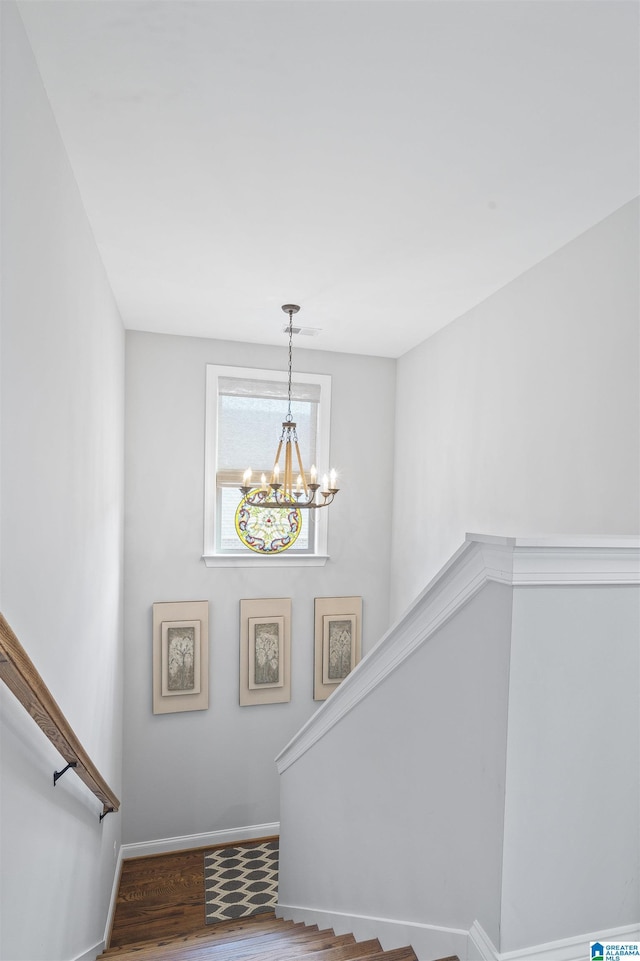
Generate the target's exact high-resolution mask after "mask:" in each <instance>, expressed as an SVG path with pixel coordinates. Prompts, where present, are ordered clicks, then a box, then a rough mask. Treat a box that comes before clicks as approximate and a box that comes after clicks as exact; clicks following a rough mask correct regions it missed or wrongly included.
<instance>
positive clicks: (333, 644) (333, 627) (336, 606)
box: [313, 597, 362, 701]
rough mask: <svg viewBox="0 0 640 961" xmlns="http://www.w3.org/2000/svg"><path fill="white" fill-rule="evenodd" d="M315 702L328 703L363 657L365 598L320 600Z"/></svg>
mask: <svg viewBox="0 0 640 961" xmlns="http://www.w3.org/2000/svg"><path fill="white" fill-rule="evenodd" d="M314 622H315V657H314V676H313V698H314V700H315V701H324V700H326V698H328V697H329V695H330V694H331V692H332V691H335V689H336V687H337V686H338V685H339V684H340V683H341V682H342V681H343V680H344V679H345V677H346V676H347V674H350V673H351V671H352V670H353V668H354V667H355V666H356V664H357V663H358V661H359V660H360V658H361V656H362V652H361V649H362V598H361V597H316V599H315V617H314Z"/></svg>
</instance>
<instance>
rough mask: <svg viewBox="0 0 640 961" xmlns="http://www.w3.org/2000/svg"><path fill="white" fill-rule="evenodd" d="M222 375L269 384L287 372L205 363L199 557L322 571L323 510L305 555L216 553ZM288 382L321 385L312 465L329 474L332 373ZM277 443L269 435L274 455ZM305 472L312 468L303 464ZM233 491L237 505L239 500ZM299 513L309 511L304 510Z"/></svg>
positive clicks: (210, 562)
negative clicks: (220, 384) (202, 533)
mask: <svg viewBox="0 0 640 961" xmlns="http://www.w3.org/2000/svg"><path fill="white" fill-rule="evenodd" d="M221 377H238V378H246V379H247V380H270V381H277V382H280V383H285V384H286V383H287V380H288V374H287V372H286V371H281V370H263V369H261V368H256V367H227V366H221V365H219V364H207V368H206V400H205V403H206V409H205V445H204V551H203V554H202V558H203V560H204V562H205V564H206V566H207V567H261V566H264V565H268V566H269V567H322V566H324V565H325V564H326V562H327V560H328V557H329V556H328V554H327V540H328V517H327V514H328V513H329V511H328V510H318V511H316V512H315V528H316V530H315V545H314V550H313V551H310V552H309V553H304V554H303V553H300V554H293V553H290V552H289V551H283V553H282V554H269V555H262V554H257V553H253V552H248V551H247V552H244V551H243V552H238V554H233V553H230V552H229V551H225V552H224V553H222V552H220V551H219V550H217V547H216V524H217V509H218V497H217V480H216V471H217V455H218V437H217V433H218V381H219V379H220V378H221ZM292 380H293V383H294V384H295V383H301V384H317V385H318V386H319V387H320V402H319V404H318V411H319V414H318V433H317V437H316V465H317V467H318V472H319V473H320V472H321V471H323V470H325V469H326V470H328V465H329V442H330V430H331V375H330V374H308V373H299V372H298V371H296V372H295V373H294V374H293V378H292ZM277 444H278V434H277V433H274V436H273V452H274V455H275V451H276V447H277ZM305 467H306V469H307V470H308V469H309V468H310V467H311V465H310V464H306V465H305ZM240 496H241V495H240V491H238V501H240ZM304 513H308V511H305V512H304Z"/></svg>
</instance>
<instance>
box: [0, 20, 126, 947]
mask: <svg viewBox="0 0 640 961" xmlns="http://www.w3.org/2000/svg"><path fill="white" fill-rule="evenodd" d="M0 14H1V16H2V371H1V374H2V394H1V408H2V432H1V451H2V481H1V501H0V534H1V538H0V544H1V548H0V570H1V580H0V604H1V608H2V611H3V613H4V615H5V616H6V618H7V620H8V621H9V623H10V624H11V625H12V627H13V628H14V630H15V631H16V633H17V635H18V637H19V638H20V639H21V641H22V643H23V644H24V646H25V648H26V650H27V653H28V654H29V656H30V657H31V659H32V660H33V662H34V663H35V665H36V668H37V669H38V670H39V671H40V673H41V675H42V677H43V678H44V681H45V683H46V684H47V685H48V687H49V688H50V690H51V692H52V693H53V695H54V697H55V698H56V699H57V701H58V703H59V704H60V707H61V708H62V710H63V712H64V713H65V714H66V716H67V718H68V720H69V721H70V723H71V725H72V726H73V728H74V730H75V731H76V733H77V735H78V737H79V738H80V740H81V742H82V743H83V745H84V747H85V748H86V750H87V751H88V753H89V755H90V756H91V757H92V758H93V760H94V762H95V763H96V765H97V766H98V768H99V770H100V771H101V773H102V774H103V775H104V777H105V778H106V780H107V782H108V783H109V784H110V785H111V787H112V788H113V790H114V791H115V792H116V793H117V794H118V795H119V796H121V789H122V783H121V763H122V758H121V747H122V702H121V698H122V550H123V544H122V542H123V537H122V526H123V524H122V522H123V498H124V490H123V487H124V476H123V474H124V471H123V447H124V423H123V420H124V332H123V329H122V324H121V321H120V318H119V315H118V312H117V310H116V307H115V304H114V301H113V298H112V295H111V290H110V287H109V285H108V284H107V281H106V278H105V275H104V271H103V267H102V263H101V261H100V258H99V256H98V253H97V250H96V246H95V243H94V239H93V236H92V234H91V231H90V228H89V226H88V223H87V220H86V217H85V213H84V209H83V207H82V203H81V201H80V198H79V195H78V191H77V188H76V183H75V180H74V177H73V174H72V171H71V169H70V167H69V164H68V161H67V157H66V153H65V151H64V149H63V147H62V144H61V141H60V139H59V135H58V130H57V127H56V125H55V122H54V120H53V117H52V115H51V112H50V109H49V104H48V100H47V98H46V95H45V92H44V89H43V87H42V84H41V82H40V77H39V74H38V72H37V69H36V67H35V64H34V62H33V58H32V55H31V50H30V48H29V46H28V43H27V40H26V37H25V35H24V32H23V28H22V23H21V21H20V17H19V14H18V12H17V10H16V8H15V6H14V4H13V3H2V4H0ZM0 715H1V716H0V745H1V749H2V750H1V755H0V765H1V767H0V775H1V778H0V862H1V864H2V873H1V890H0V923H1V928H0V956H1V957H2V958H6V959H11V961H22V959H24V961H36V959H38V961H40V959H46V961H57V959H65V961H68V959H69V958H71V957H76V956H78V955H79V954H81V953H82V952H84V951H85V950H87V949H88V948H90V947H93V946H95V945H97V944H99V942H100V941H101V940H102V938H103V935H104V929H105V922H106V917H107V908H108V904H109V896H110V894H111V885H112V881H113V872H114V867H115V852H114V845H119V843H120V827H121V818H120V815H109V817H107V818H106V819H105V821H103V823H102V824H100V823H99V821H98V814H99V813H100V811H101V810H102V805H101V803H100V802H99V801H98V800H97V799H96V798H95V797H94V796H93V795H92V794H91V793H90V792H89V791H88V789H87V788H86V787H85V786H84V785H83V784H82V783H81V782H80V780H79V779H78V778H77V777H75V775H74V774H72V773H71V772H70V773H69V774H67V775H66V776H65V777H64V778H63V779H62V780H61V781H60V782H59V783H58V785H57V787H56V788H55V789H54V787H53V783H52V774H53V771H54V770H55V769H59V768H60V767H62V766H63V762H62V760H61V758H60V755H59V754H58V753H57V752H56V751H55V750H54V749H53V748H52V747H51V745H50V744H49V742H48V740H47V739H46V738H45V736H44V735H43V734H42V733H41V731H40V730H39V728H37V727H36V725H35V724H34V722H33V721H32V720H31V718H30V717H29V716H28V715H27V713H26V712H25V710H24V709H23V708H22V706H21V705H19V703H18V702H17V701H16V699H15V698H14V697H13V695H12V694H11V693H10V692H9V691H8V690H7V689H6V688H5V687H4V685H0ZM71 916H73V923H71V921H70V918H71Z"/></svg>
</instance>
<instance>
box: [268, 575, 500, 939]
mask: <svg viewBox="0 0 640 961" xmlns="http://www.w3.org/2000/svg"><path fill="white" fill-rule="evenodd" d="M426 622H427V620H426V618H424V619H423V620H420V618H419V616H418V615H416V617H415V619H414V620H412V622H411V628H410V632H411V634H415V635H416V636H420V632H421V631H424V630H425V628H424V623H426ZM510 632H511V589H510V588H509V587H507V586H504V585H498V584H489V585H488V586H486V587H485V588H484V589H483V590H482V591H481V592H480V593H479V594H478V595H476V596H475V597H474V598H473V599H472V600H471V601H469V602H468V603H467V604H466V606H464V607H463V608H462V609H461V610H460V611H458V613H457V614H456V615H455V616H454V617H453V618H452V619H451V620H449V621H448V622H447V623H445V625H444V626H443V627H442V628H440V629H438V630H436V631H435V633H434V634H433V635H432V636H430V637H429V638H428V639H427V641H425V642H424V643H423V644H422V645H421V646H420V647H419V648H418V649H417V650H416V651H415V652H414V653H413V654H412V655H411V656H410V657H409V658H408V659H407V660H405V661H403V662H402V663H401V664H400V666H399V667H398V668H397V669H396V670H395V671H394V672H393V673H392V674H390V675H389V676H387V677H386V678H385V679H384V680H383V682H382V683H381V684H379V685H378V686H377V687H375V688H374V689H373V691H372V692H371V693H370V694H369V695H368V696H367V697H365V698H364V700H361V701H360V702H359V703H357V704H356V706H355V707H354V708H352V709H351V710H350V711H349V713H347V714H346V716H345V717H344V718H342V720H341V721H340V722H339V723H338V724H337V725H336V726H335V727H333V728H332V729H330V730H329V731H328V732H327V733H326V734H325V735H324V736H323V737H322V738H321V739H320V740H319V741H318V742H316V743H315V744H314V745H313V747H312V748H311V750H309V751H308V752H307V753H305V754H303V755H302V756H301V757H300V758H299V759H298V760H296V761H295V762H294V763H293V764H292V765H291V766H290V767H288V768H287V769H286V770H285V771H284V773H283V775H282V777H281V781H282V829H281V879H280V890H279V901H280V902H281V904H284V905H299V906H302V907H308V908H311V909H320V910H325V911H329V912H332V911H337V912H345V913H346V914H353V915H360V916H363V915H364V916H366V917H369V918H371V917H373V918H381V919H386V918H388V919H395V920H397V921H404V922H417V923H419V924H422V925H436V926H443V927H446V928H450V929H456V930H468V929H469V928H470V927H471V925H472V923H473V922H474V921H475V920H476V919H477V920H479V921H480V922H481V923H482V925H483V927H484V928H485V930H486V931H487V933H488V934H489V935H490V937H492V938H493V939H495V941H496V942H497V940H498V937H499V923H500V894H501V886H500V885H501V869H502V826H503V815H504V782H505V758H506V744H507V701H508V685H509V644H510ZM311 864H312V865H313V870H312V871H310V870H309V865H311ZM423 936H426V937H428V935H427V933H426V932H421V931H415V932H413V934H412V935H411V937H412V938H413V945H414V948H416V950H418V949H419V944H418V940H417V939H418V938H421V937H423ZM432 947H433V945H429V951H427V950H426V946H423V949H424V953H420V951H419V950H418V953H419V955H420V957H436V956H438V955H436V954H434V953H430V950H431V948H432Z"/></svg>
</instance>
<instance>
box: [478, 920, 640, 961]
mask: <svg viewBox="0 0 640 961" xmlns="http://www.w3.org/2000/svg"><path fill="white" fill-rule="evenodd" d="M639 940H640V923H638V924H630V925H627V926H626V927H623V928H614V929H611V930H609V931H593V932H589V933H587V934H580V935H577V936H576V937H573V938H563V939H561V940H559V941H549V942H546V943H544V944H535V945H533V946H532V947H528V948H521V949H520V950H519V951H498V949H497V948H496V947H495V945H494V944H492V942H491V940H490V938H489V936H488V935H487V933H486V932H485V931H484V929H483V928H482V926H481V925H480V924H479V922H478V921H474V923H473V924H472V926H471V929H470V931H469V951H468V954H467V959H468V961H586V959H588V958H589V944H590V943H591V942H592V941H603V942H604V941H609V942H616V941H639Z"/></svg>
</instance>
